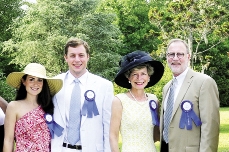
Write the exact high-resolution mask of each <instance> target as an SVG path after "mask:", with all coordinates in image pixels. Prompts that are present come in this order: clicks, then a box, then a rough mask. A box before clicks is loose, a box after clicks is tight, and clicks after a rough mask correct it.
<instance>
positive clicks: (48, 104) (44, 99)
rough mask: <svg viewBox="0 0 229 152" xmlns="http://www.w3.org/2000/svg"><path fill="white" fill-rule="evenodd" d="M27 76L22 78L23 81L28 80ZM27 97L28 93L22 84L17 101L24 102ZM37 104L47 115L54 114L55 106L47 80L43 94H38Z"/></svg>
mask: <svg viewBox="0 0 229 152" xmlns="http://www.w3.org/2000/svg"><path fill="white" fill-rule="evenodd" d="M27 76H28V75H27V74H26V75H24V76H23V77H22V79H23V80H26V78H27ZM26 96H27V91H26V88H25V86H24V85H23V84H22V82H21V86H20V88H19V89H18V91H17V94H16V100H23V99H25V98H26ZM37 104H38V105H39V106H41V108H42V109H43V110H44V112H45V113H49V114H53V111H54V105H53V102H52V95H51V93H50V89H49V86H48V82H47V80H46V79H43V87H42V90H41V92H40V93H39V94H38V98H37Z"/></svg>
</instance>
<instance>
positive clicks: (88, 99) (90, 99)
mask: <svg viewBox="0 0 229 152" xmlns="http://www.w3.org/2000/svg"><path fill="white" fill-rule="evenodd" d="M84 96H85V100H84V104H83V107H82V115H83V116H86V115H87V118H92V117H93V114H94V116H97V115H99V111H98V108H97V105H96V103H95V93H94V91H92V90H87V91H86V92H85V94H84Z"/></svg>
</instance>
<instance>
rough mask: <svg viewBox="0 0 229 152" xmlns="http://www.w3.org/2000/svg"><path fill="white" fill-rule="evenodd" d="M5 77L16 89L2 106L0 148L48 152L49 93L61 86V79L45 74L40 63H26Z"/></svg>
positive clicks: (50, 104)
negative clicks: (1, 141)
mask: <svg viewBox="0 0 229 152" xmlns="http://www.w3.org/2000/svg"><path fill="white" fill-rule="evenodd" d="M6 81H7V83H8V84H9V85H10V86H12V87H14V88H16V89H18V90H17V95H16V100H15V101H11V102H10V103H9V104H8V106H7V109H6V117H5V138H4V148H3V151H4V152H12V151H13V150H14V147H15V148H16V149H15V152H22V151H26V152H29V151H31V152H32V151H34V152H35V151H36V152H50V142H51V132H50V130H49V127H48V123H51V122H52V114H53V108H54V106H53V103H52V96H53V95H54V94H55V93H57V92H58V91H59V90H60V89H61V87H62V80H60V79H51V78H47V77H46V70H45V67H44V66H42V65H40V64H38V63H30V64H28V65H27V66H26V67H25V69H24V71H23V72H12V73H10V74H9V75H8V77H7V79H6ZM46 116H49V117H46ZM50 116H51V117H50ZM48 118H49V119H48ZM14 141H15V142H16V145H15V146H14Z"/></svg>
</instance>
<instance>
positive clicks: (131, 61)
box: [115, 50, 164, 89]
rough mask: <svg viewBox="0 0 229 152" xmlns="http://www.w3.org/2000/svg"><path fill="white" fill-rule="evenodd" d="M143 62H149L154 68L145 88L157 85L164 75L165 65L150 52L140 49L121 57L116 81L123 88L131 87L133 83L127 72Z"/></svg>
mask: <svg viewBox="0 0 229 152" xmlns="http://www.w3.org/2000/svg"><path fill="white" fill-rule="evenodd" d="M143 63H148V64H150V65H151V66H152V67H153V68H154V73H153V74H152V75H151V76H150V81H149V82H148V84H147V86H146V87H145V88H148V87H151V86H153V85H155V84H156V83H157V82H158V81H159V80H160V79H161V77H162V76H163V73H164V66H163V64H162V63H161V62H160V61H156V60H154V59H153V58H152V57H151V56H150V55H149V54H148V53H146V52H144V51H139V50H138V51H134V52H131V53H129V54H127V55H125V56H124V57H123V58H122V59H121V61H120V62H119V66H120V70H119V72H118V73H117V75H116V77H115V83H116V84H117V85H119V86H121V87H123V88H127V89H130V88H131V84H130V83H129V80H128V78H126V76H125V72H127V71H128V70H130V69H132V68H134V67H136V66H138V65H140V64H143Z"/></svg>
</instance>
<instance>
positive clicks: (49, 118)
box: [44, 114, 64, 139]
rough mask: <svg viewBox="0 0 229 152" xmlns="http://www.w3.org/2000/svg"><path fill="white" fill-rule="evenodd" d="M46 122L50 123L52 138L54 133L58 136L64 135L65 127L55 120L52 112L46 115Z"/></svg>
mask: <svg viewBox="0 0 229 152" xmlns="http://www.w3.org/2000/svg"><path fill="white" fill-rule="evenodd" d="M44 118H45V121H46V124H47V125H48V128H49V131H50V133H51V137H52V139H53V138H54V134H56V135H57V136H58V137H60V136H61V135H62V132H63V130H64V128H63V127H61V126H60V125H59V124H57V123H56V122H55V121H54V120H53V116H52V115H50V114H45V115H44Z"/></svg>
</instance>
